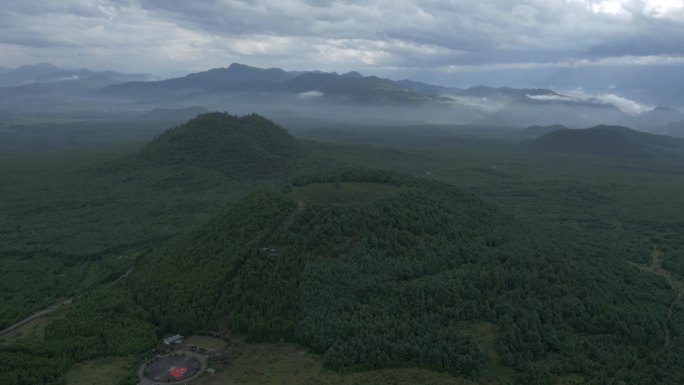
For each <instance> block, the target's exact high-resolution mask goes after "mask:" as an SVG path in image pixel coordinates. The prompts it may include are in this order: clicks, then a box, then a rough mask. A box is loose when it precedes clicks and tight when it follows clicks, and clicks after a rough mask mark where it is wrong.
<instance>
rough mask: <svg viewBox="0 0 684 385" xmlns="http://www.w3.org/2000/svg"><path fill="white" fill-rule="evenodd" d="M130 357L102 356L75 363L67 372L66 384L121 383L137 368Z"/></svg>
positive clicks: (118, 384)
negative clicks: (97, 358)
mask: <svg viewBox="0 0 684 385" xmlns="http://www.w3.org/2000/svg"><path fill="white" fill-rule="evenodd" d="M135 364H137V362H135V361H133V360H131V359H130V358H102V359H99V360H93V361H86V362H82V363H79V364H76V365H74V367H73V368H71V369H70V370H69V371H68V372H67V374H66V385H120V384H121V383H122V381H123V380H125V379H127V378H128V377H130V372H131V371H135V370H136V369H137V365H135Z"/></svg>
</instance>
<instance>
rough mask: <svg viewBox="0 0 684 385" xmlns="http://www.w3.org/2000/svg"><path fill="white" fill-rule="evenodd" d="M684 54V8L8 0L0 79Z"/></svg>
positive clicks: (2, 9)
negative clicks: (11, 72)
mask: <svg viewBox="0 0 684 385" xmlns="http://www.w3.org/2000/svg"><path fill="white" fill-rule="evenodd" d="M683 41H684V0H613V1H595V0H522V1H508V0H422V1H402V0H339V1H338V0H261V1H259V0H256V1H247V0H195V1H187V0H92V1H86V0H59V1H55V0H0V66H4V67H16V66H19V65H22V64H34V63H38V62H51V63H54V64H57V65H60V66H65V67H86V68H92V69H100V70H101V69H113V70H117V71H123V72H146V73H150V74H153V75H157V76H160V77H168V76H173V75H183V74H186V73H188V72H195V71H199V70H205V69H209V68H215V67H225V66H228V65H229V64H230V63H232V62H240V63H245V64H249V65H253V66H259V67H281V68H285V69H288V70H308V69H321V70H327V71H339V72H346V71H349V70H358V71H360V72H363V73H366V74H378V75H384V76H389V77H392V78H397V77H402V75H404V74H418V77H420V74H433V75H434V74H437V76H441V75H443V76H445V77H448V76H449V75H450V74H454V73H461V72H464V71H478V72H481V71H490V70H508V69H525V68H529V69H537V68H549V67H563V66H603V65H614V64H620V65H643V66H652V65H663V64H668V63H678V64H682V63H684V43H683ZM426 76H427V75H426Z"/></svg>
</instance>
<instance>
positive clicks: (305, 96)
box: [297, 91, 324, 99]
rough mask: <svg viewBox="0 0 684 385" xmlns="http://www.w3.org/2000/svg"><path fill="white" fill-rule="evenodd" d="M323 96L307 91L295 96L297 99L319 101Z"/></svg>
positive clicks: (319, 92) (316, 92)
mask: <svg viewBox="0 0 684 385" xmlns="http://www.w3.org/2000/svg"><path fill="white" fill-rule="evenodd" d="M323 95H324V94H323V93H322V92H321V91H307V92H301V93H299V94H297V97H299V98H300V99H319V98H322V97H323Z"/></svg>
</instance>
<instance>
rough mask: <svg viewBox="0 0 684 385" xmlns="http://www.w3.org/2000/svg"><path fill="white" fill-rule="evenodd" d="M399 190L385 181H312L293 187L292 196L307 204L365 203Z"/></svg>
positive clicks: (399, 188)
mask: <svg viewBox="0 0 684 385" xmlns="http://www.w3.org/2000/svg"><path fill="white" fill-rule="evenodd" d="M399 190H401V187H397V186H393V185H389V184H383V183H369V182H339V183H312V184H308V185H306V186H301V187H295V188H293V189H292V192H291V193H290V196H292V198H294V199H296V200H298V201H300V202H304V203H307V204H365V203H371V202H374V201H376V200H378V199H380V198H382V197H384V196H386V195H388V194H392V193H395V192H397V191H399Z"/></svg>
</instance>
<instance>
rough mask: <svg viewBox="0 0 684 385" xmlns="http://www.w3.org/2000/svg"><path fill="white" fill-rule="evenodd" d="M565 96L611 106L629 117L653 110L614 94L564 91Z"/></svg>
mask: <svg viewBox="0 0 684 385" xmlns="http://www.w3.org/2000/svg"><path fill="white" fill-rule="evenodd" d="M565 93H566V94H568V95H570V96H571V97H574V98H576V99H579V100H585V101H592V100H597V101H600V102H602V103H606V104H611V105H613V106H615V107H617V108H619V109H620V110H621V111H622V112H625V113H627V114H631V115H638V114H641V113H643V112H648V111H651V110H653V106H648V105H645V104H642V103H639V102H637V101H635V100H631V99H627V98H624V97H622V96H619V95H616V94H614V93H608V92H606V93H589V92H586V91H583V90H580V89H577V90H571V91H566V92H565Z"/></svg>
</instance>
